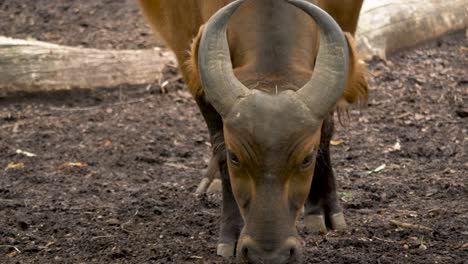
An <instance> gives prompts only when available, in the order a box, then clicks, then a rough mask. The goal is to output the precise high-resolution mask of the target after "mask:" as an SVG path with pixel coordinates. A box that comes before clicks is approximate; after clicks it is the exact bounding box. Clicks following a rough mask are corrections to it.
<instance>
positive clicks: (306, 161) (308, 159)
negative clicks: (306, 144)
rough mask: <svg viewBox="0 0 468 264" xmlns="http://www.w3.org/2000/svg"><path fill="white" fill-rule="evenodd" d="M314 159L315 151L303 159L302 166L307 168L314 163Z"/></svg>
mask: <svg viewBox="0 0 468 264" xmlns="http://www.w3.org/2000/svg"><path fill="white" fill-rule="evenodd" d="M313 161H314V154H313V153H309V154H307V156H305V158H304V160H302V163H301V168H302V169H307V168H308V167H309V166H310V165H311V164H312V162H313Z"/></svg>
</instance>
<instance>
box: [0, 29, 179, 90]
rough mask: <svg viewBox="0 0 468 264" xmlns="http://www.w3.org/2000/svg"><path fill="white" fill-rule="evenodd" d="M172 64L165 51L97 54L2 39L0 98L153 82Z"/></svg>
mask: <svg viewBox="0 0 468 264" xmlns="http://www.w3.org/2000/svg"><path fill="white" fill-rule="evenodd" d="M167 65H172V66H173V67H175V66H176V63H175V58H174V56H173V55H172V53H170V52H168V51H166V50H163V49H160V48H156V49H151V50H98V49H87V48H76V47H66V46H60V45H55V44H50V43H46V42H40V41H33V40H31V41H29V40H17V39H11V38H5V37H0V95H1V94H7V93H12V92H17V91H25V92H34V91H52V90H66V89H71V88H94V87H112V86H116V85H119V84H144V83H151V82H154V81H156V80H159V79H160V78H161V75H162V71H163V69H164V67H166V66H167Z"/></svg>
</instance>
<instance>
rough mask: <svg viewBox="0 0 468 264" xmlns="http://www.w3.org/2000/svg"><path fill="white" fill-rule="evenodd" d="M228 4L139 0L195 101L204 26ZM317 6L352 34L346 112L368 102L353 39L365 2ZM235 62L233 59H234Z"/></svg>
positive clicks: (327, 1) (322, 0)
mask: <svg viewBox="0 0 468 264" xmlns="http://www.w3.org/2000/svg"><path fill="white" fill-rule="evenodd" d="M228 2H229V1H228V0H210V1H207V0H205V1H202V2H198V1H193V0H177V1H176V2H175V1H166V0H139V3H140V6H141V7H142V10H143V12H144V14H145V15H146V17H147V18H148V20H149V22H150V23H151V25H152V26H153V28H154V29H155V30H156V31H157V32H158V33H159V34H160V35H161V36H162V37H163V38H164V39H165V40H166V42H167V45H168V46H169V47H170V48H171V49H172V50H173V51H174V53H175V54H176V57H177V59H178V62H179V65H180V66H179V67H180V69H181V72H182V75H183V76H184V79H185V81H186V83H187V85H188V88H189V91H190V93H191V94H192V95H193V96H194V97H195V98H196V97H199V96H203V88H202V87H201V83H200V79H199V75H198V67H197V57H198V43H199V40H200V37H201V33H202V32H203V24H204V23H205V22H206V20H207V19H208V18H209V17H210V16H211V14H212V13H214V12H215V11H216V10H217V9H219V8H220V7H222V6H224V5H225V4H227V3H228ZM317 4H318V5H319V6H320V7H322V8H324V9H325V10H326V11H327V12H329V13H330V14H331V15H332V16H333V17H334V18H335V19H336V20H337V22H338V23H339V24H340V26H341V27H342V28H343V29H344V30H345V31H348V32H350V33H346V37H347V40H348V43H349V48H350V51H351V60H350V73H349V76H348V81H347V85H346V88H345V90H344V92H343V96H342V98H341V99H340V100H339V101H338V103H337V109H338V110H343V109H345V108H346V107H347V106H348V105H350V104H354V103H356V102H365V101H366V100H367V79H366V74H367V72H366V67H365V65H363V64H362V63H361V62H360V60H359V56H358V53H357V51H356V47H355V43H354V39H353V37H352V36H353V34H354V32H355V30H356V24H357V18H358V15H359V10H360V7H361V4H362V1H356V0H344V1H342V0H340V1H337V0H318V1H317ZM187 10H191V12H187ZM175 20H176V21H175ZM174 32H177V34H174ZM311 52H316V50H313V51H311ZM235 59H236V58H233V60H235ZM273 82H274V81H273Z"/></svg>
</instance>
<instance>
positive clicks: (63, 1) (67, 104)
mask: <svg viewBox="0 0 468 264" xmlns="http://www.w3.org/2000/svg"><path fill="white" fill-rule="evenodd" d="M0 17H1V18H2V19H1V21H0V35H7V36H11V37H22V38H24V37H32V38H36V39H40V40H45V41H51V42H56V43H61V44H68V45H83V46H89V47H98V48H131V49H134V48H135V49H136V48H146V47H150V46H151V45H154V44H155V43H156V42H155V40H154V39H153V38H152V36H151V35H150V31H149V28H148V27H147V26H146V24H145V22H144V20H143V19H142V18H141V16H140V14H139V12H138V9H137V7H136V4H135V1H131V0H128V1H126V0H119V1H117V0H112V1H110V0H100V1H71V0H54V1H49V0H36V1H27V0H0ZM467 46H468V41H467V38H466V36H465V35H464V34H456V35H451V36H447V37H445V38H443V39H442V40H439V41H436V42H434V43H431V44H428V45H426V46H424V47H420V48H417V49H414V50H410V51H406V52H404V53H401V54H398V55H395V56H393V57H391V58H389V59H388V61H379V60H374V61H371V62H369V63H370V85H371V87H370V99H369V102H368V106H367V107H365V108H364V109H361V110H351V111H350V114H349V118H348V120H346V121H345V122H344V125H341V126H338V127H337V134H336V135H335V141H336V142H335V143H336V144H337V145H334V146H333V147H332V151H333V161H334V166H335V172H336V175H337V179H338V183H339V189H340V190H339V191H340V194H341V196H342V198H341V199H342V203H343V205H344V208H345V214H346V217H347V221H348V224H349V226H350V229H349V231H347V232H344V233H336V232H329V233H328V234H326V235H315V234H309V233H307V232H305V231H304V228H303V225H302V223H299V227H298V228H299V230H300V232H301V235H302V237H303V238H304V244H305V248H306V259H307V261H306V262H307V263H312V262H313V263H421V264H423V263H424V264H426V263H467V260H468V244H467V243H468V227H467V223H468V202H467V198H468V190H467V184H468V153H467V146H468V136H467V135H468V125H467V124H468V119H467V117H468V108H467V106H468V75H467V68H468V65H467V64H468V63H467V62H468V50H467ZM177 74H178V73H177V71H176V70H169V71H168V72H167V75H168V78H172V77H174V76H177ZM172 79H173V78H172ZM150 88H151V89H147V86H134V87H128V86H121V87H109V88H102V89H96V90H93V91H83V90H82V91H79V90H73V91H68V92H57V93H40V94H30V95H20V94H18V95H14V96H11V97H8V98H0V263H225V262H227V263H230V261H224V260H222V259H221V258H219V257H216V256H215V247H216V240H217V231H218V224H219V216H220V195H219V194H215V195H203V196H201V197H199V198H195V197H194V196H193V192H194V191H195V188H196V186H197V184H198V182H199V181H200V179H201V176H202V173H203V170H204V169H205V168H206V166H207V159H208V158H209V153H210V151H209V145H208V143H207V142H208V141H209V140H208V135H207V131H206V128H205V125H204V123H203V121H202V118H201V115H200V114H199V112H198V109H197V108H196V105H195V103H194V102H193V100H192V99H191V98H190V95H189V94H188V93H187V92H186V91H185V89H184V85H183V83H181V81H180V80H176V81H173V82H171V83H170V85H169V87H168V93H164V94H162V93H160V92H159V90H158V87H157V86H155V85H153V86H152V87H150ZM19 150H22V151H23V152H21V151H19ZM18 152H19V153H18ZM30 154H35V155H36V156H34V157H28V155H30ZM382 165H385V168H383V169H382V170H379V171H376V172H374V173H368V171H370V170H373V169H376V168H378V167H380V168H382V167H383V166H382ZM393 220H396V221H398V222H400V223H404V224H412V225H413V226H407V225H404V224H403V225H401V224H400V226H395V225H393V224H391V221H393Z"/></svg>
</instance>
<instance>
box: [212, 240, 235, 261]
mask: <svg viewBox="0 0 468 264" xmlns="http://www.w3.org/2000/svg"><path fill="white" fill-rule="evenodd" d="M234 251H235V244H226V243H219V244H218V248H217V249H216V254H217V255H218V256H221V257H223V258H231V257H234Z"/></svg>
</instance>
